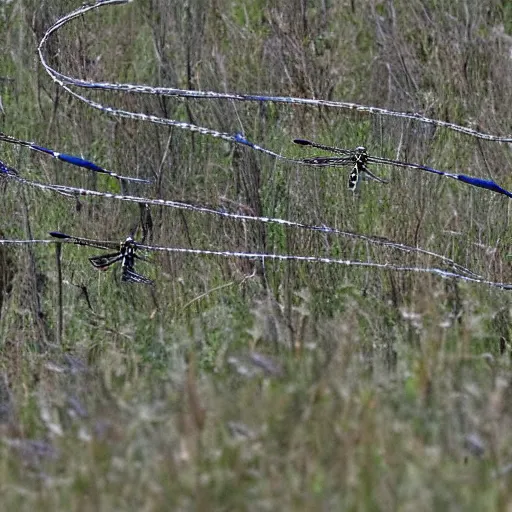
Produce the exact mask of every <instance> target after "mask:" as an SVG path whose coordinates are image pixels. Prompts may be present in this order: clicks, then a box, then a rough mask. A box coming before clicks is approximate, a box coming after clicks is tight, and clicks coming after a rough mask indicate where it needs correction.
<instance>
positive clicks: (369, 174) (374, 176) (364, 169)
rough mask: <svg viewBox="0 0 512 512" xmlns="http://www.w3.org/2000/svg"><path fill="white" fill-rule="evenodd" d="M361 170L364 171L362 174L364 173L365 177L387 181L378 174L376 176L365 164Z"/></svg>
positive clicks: (380, 181)
mask: <svg viewBox="0 0 512 512" xmlns="http://www.w3.org/2000/svg"><path fill="white" fill-rule="evenodd" d="M363 171H364V174H365V177H366V178H368V179H370V180H374V181H378V182H379V183H388V181H387V180H384V179H382V178H379V177H378V176H376V175H375V174H373V172H371V171H370V170H369V169H368V167H366V165H364V166H363Z"/></svg>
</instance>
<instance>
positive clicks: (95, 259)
mask: <svg viewBox="0 0 512 512" xmlns="http://www.w3.org/2000/svg"><path fill="white" fill-rule="evenodd" d="M49 234H50V236H52V237H54V238H58V239H61V240H68V241H70V242H71V243H74V244H76V245H85V246H88V247H96V248H98V249H104V250H109V249H113V248H114V247H115V244H113V243H112V242H101V241H98V240H91V239H89V238H82V237H78V236H72V235H67V234H65V233H61V232H60V231H51V232H50V233H49ZM137 246H138V244H137V243H136V242H135V240H134V239H133V237H132V236H131V235H130V236H128V237H127V238H126V240H125V241H124V242H122V243H121V244H120V246H118V247H119V248H118V250H117V251H116V252H111V253H107V254H101V255H99V256H92V257H91V258H89V261H90V262H91V264H92V266H93V267H94V268H96V269H98V270H107V269H108V268H110V267H111V266H112V265H113V264H114V263H117V262H118V261H120V262H121V280H122V281H124V282H125V283H138V284H148V285H152V284H153V281H152V280H151V279H149V278H147V277H145V276H143V275H141V274H138V273H137V272H135V260H136V259H139V260H142V261H147V260H146V258H143V257H142V256H139V255H138V254H137V253H136V249H137Z"/></svg>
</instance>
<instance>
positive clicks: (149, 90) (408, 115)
mask: <svg viewBox="0 0 512 512" xmlns="http://www.w3.org/2000/svg"><path fill="white" fill-rule="evenodd" d="M131 1H132V0H105V1H101V2H96V3H94V4H89V5H84V6H82V7H80V8H79V9H76V10H75V11H72V12H70V13H69V14H66V15H65V16H63V17H61V18H60V19H58V20H57V21H56V22H55V23H54V24H53V25H52V26H51V27H50V28H49V29H48V30H47V31H46V32H45V34H44V35H43V38H42V39H41V41H40V43H39V46H38V53H39V58H40V61H41V64H42V65H43V67H44V68H45V70H46V71H47V73H48V74H49V75H50V77H51V78H52V80H54V81H55V82H56V83H58V84H59V85H61V86H62V87H64V88H65V89H66V90H68V91H69V92H71V91H70V90H69V89H68V88H67V87H66V84H67V85H73V86H77V87H82V88H86V89H100V90H112V91H120V92H129V93H139V94H153V95H159V96H174V97H182V98H197V99H201V98H203V99H222V100H234V101H246V102H272V103H286V104H294V105H307V106H314V107H319V106H322V107H329V108H338V109H348V110H353V111H357V112H363V113H368V114H377V115H382V116H391V117H398V118H403V119H412V120H415V121H418V122H422V123H427V124H430V125H433V126H438V127H441V128H446V129H449V130H453V131H455V132H458V133H462V134H465V135H469V136H472V137H476V138H479V139H484V140H489V141H494V142H509V143H510V142H512V136H510V135H505V136H501V135H493V134H490V133H485V132H481V131H478V130H475V129H473V128H469V127H467V126H461V125H458V124H455V123H450V122H448V121H442V120H439V119H431V118H428V117H425V116H424V115H423V114H420V113H417V112H399V111H394V110H388V109H385V108H380V107H374V106H367V105H361V104H358V103H352V102H345V101H329V100H318V99H312V98H295V97H291V96H268V95H257V94H237V93H220V92H216V91H196V90H194V91H191V90H188V89H176V88H168V87H151V86H147V85H137V84H128V83H125V84H118V83H109V82H92V81H87V80H80V79H77V78H72V77H69V76H67V75H65V74H63V73H60V72H58V71H56V70H55V69H53V68H52V67H51V66H50V65H49V64H48V63H47V62H46V59H45V57H44V54H43V48H44V46H45V45H46V43H47V41H48V39H49V38H50V36H51V35H52V34H53V33H54V32H55V31H57V30H58V29H60V28H61V27H62V26H64V25H65V24H66V23H68V22H70V21H71V20H74V19H75V18H78V17H80V16H83V15H84V14H86V13H88V12H89V11H91V10H93V9H97V8H99V7H105V6H112V5H124V4H128V3H130V2H131ZM72 94H74V95H75V96H76V97H77V98H79V99H81V100H82V101H85V99H84V98H83V97H82V96H80V95H78V94H76V93H72ZM89 104H90V105H91V106H94V105H98V104H94V102H91V103H89ZM95 108H98V106H95ZM102 110H104V111H106V112H110V113H114V112H115V109H110V111H109V110H108V109H107V108H103V109H102ZM121 112H123V111H118V114H117V115H121ZM124 114H126V112H124ZM153 122H155V121H153ZM175 123H178V122H177V121H175ZM175 126H178V125H177V124H176V125H175ZM189 126H194V125H189ZM195 128H196V129H199V127H195ZM189 129H190V128H189ZM196 131H199V130H196Z"/></svg>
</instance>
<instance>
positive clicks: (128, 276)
mask: <svg viewBox="0 0 512 512" xmlns="http://www.w3.org/2000/svg"><path fill="white" fill-rule="evenodd" d="M121 280H122V281H124V282H125V283H138V284H153V281H152V280H151V279H148V278H147V277H144V276H141V275H140V274H137V272H135V271H134V270H133V269H131V268H129V267H128V266H125V267H124V268H123V276H122V278H121Z"/></svg>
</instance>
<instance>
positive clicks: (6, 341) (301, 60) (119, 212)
mask: <svg viewBox="0 0 512 512" xmlns="http://www.w3.org/2000/svg"><path fill="white" fill-rule="evenodd" d="M79 4H80V2H79V1H77V2H69V1H67V0H54V1H52V2H39V1H36V0H19V1H17V2H9V1H3V2H2V1H0V47H1V48H2V55H1V58H0V100H1V106H2V108H1V109H0V116H1V125H2V128H1V131H3V132H5V133H8V134H11V135H13V136H15V137H19V138H22V139H27V140H34V141H37V142H38V143H39V144H41V145H43V146H46V147H50V148H53V149H55V150H57V151H62V152H66V153H70V154H77V155H81V154H82V155H84V157H86V158H88V159H91V160H93V161H94V162H97V163H98V164H100V165H103V166H105V167H107V168H109V169H112V170H114V171H116V172H118V173H120V174H129V175H133V176H143V177H151V178H153V179H154V180H155V183H154V185H151V186H150V187H147V186H144V185H133V184H132V185H129V186H128V187H129V191H130V192H132V193H134V194H135V193H137V194H142V195H144V194H148V197H157V198H166V199H180V200H186V201H190V202H195V203H199V204H209V205H214V206H216V207H223V208H226V209H229V210H230V211H235V212H238V211H243V212H247V211H250V212H253V213H254V214H256V215H268V216H273V217H281V218H288V219H293V220H298V221H301V222H306V223H312V224H326V225H329V226H336V227H338V228H340V229H344V230H351V231H356V232H359V233H365V234H371V235H375V236H385V237H388V238H390V239H393V240H397V241H400V242H403V243H407V244H409V245H418V246H420V247H424V248H428V249H429V250H432V251H436V252H439V253H441V254H444V255H446V256H448V257H451V258H453V259H455V260H456V261H457V262H459V263H461V264H464V265H467V266H469V267H470V268H472V269H474V270H475V271H477V272H479V273H482V274H483V275H485V276H488V277H489V278H490V279H493V280H496V281H507V282H511V281H512V271H511V269H510V264H509V263H508V260H507V256H508V253H509V245H510V240H511V238H512V228H511V227H510V206H509V202H508V200H507V199H506V198H504V197H502V196H499V195H497V194H493V193H492V192H488V191H484V190H480V189H473V188H472V187H469V186H466V185H463V184H459V183H455V182H451V180H444V179H442V178H439V177H437V176H431V175H428V174H425V173H417V172H414V171H404V170H400V169H384V168H382V169H379V168H376V172H377V173H378V174H379V175H380V176H382V175H384V176H386V177H387V178H388V179H389V180H390V184H389V185H380V184H377V183H373V182H370V183H369V184H363V185H364V186H363V190H362V192H361V194H360V195H358V196H355V197H353V196H352V194H349V193H348V191H347V189H346V184H347V175H346V173H345V171H343V170H342V171H340V170H339V169H325V170H310V169H307V168H302V167H301V168H299V167H296V166H293V165H288V164H285V163H282V162H278V161H275V160H273V159H272V158H270V157H268V156H266V155H260V154H254V153H253V152H251V151H250V150H249V149H248V148H242V147H232V146H230V145H228V144H226V143H224V142H222V141H218V140H215V139H211V138H207V137H202V136H199V135H197V134H190V133H188V132H184V131H181V130H178V129H168V128H165V127H158V126H156V125H151V124H148V123H141V122H136V121H129V120H121V119H118V118H115V117H110V116H108V115H106V114H103V113H101V112H98V111H94V110H92V109H90V108H89V107H87V106H86V105H84V104H82V103H80V102H79V101H77V100H75V99H73V98H72V97H71V96H70V95H68V94H67V93H66V92H65V91H63V90H62V89H59V88H58V87H57V86H56V85H55V84H54V83H53V82H52V81H51V80H50V78H49V77H48V76H47V75H46V73H45V72H44V70H43V69H42V67H41V66H40V64H39V61H38V59H37V55H36V52H35V49H36V47H37V44H38V42H39V41H40V39H41V37H42V35H43V33H44V31H45V29H46V28H47V27H48V26H49V25H50V24H51V23H52V22H53V21H54V20H56V19H57V18H58V17H59V16H61V15H63V14H64V13H67V12H69V11H70V10H71V9H72V8H74V7H77V6H78V5H79ZM511 52H512V8H511V4H510V2H507V1H505V0H458V1H455V2H453V1H446V0H410V1H400V0H397V1H395V2H375V1H364V2H353V1H351V2H348V1H343V2H333V1H327V0H325V1H312V0H310V1H307V0H296V1H294V2H290V1H285V0H277V1H276V2H270V1H265V0H248V1H246V2H232V1H227V0H216V1H212V2H207V1H205V0H190V1H189V2H166V1H163V0H134V1H133V2H131V3H130V4H128V5H124V6H118V7H108V8H104V9H99V10H98V11H96V12H94V13H92V14H91V15H89V16H88V17H86V18H84V19H80V20H77V21H75V22H73V23H71V24H69V25H68V26H66V27H64V28H63V29H62V30H61V31H60V32H59V33H58V34H57V35H56V36H55V37H53V38H52V39H51V41H50V44H49V46H48V58H49V60H50V62H51V63H52V64H53V65H55V66H56V68H57V69H60V70H65V71H66V72H67V73H68V74H70V75H73V76H77V77H84V78H87V79H91V80H98V81H109V82H133V83H141V84H151V85H154V86H169V87H180V88H190V89H201V90H216V91H232V92H255V93H262V94H272V95H290V96H300V97H315V98H323V99H333V100H336V99H338V100H345V101H354V102H360V103H364V104H367V105H377V106H383V107H387V108H392V109H396V110H402V111H405V110H407V111H417V112H423V113H425V114H426V115H428V116H429V117H433V118H439V119H447V120H450V121H452V122H457V123H461V124H465V125H472V126H478V127H481V128H482V129H483V130H485V131H488V132H491V133H496V134H507V133H510V132H511V127H512V122H511V109H510V105H512V59H511V55H512V53H511ZM88 94H90V97H91V98H94V99H95V100H97V101H100V102H101V103H103V104H106V105H117V106H122V107H123V108H126V109H129V110H133V111H138V112H147V113H153V114H155V115H159V116H163V117H169V118H173V119H181V120H185V121H188V122H193V123H196V124H198V125H201V126H208V127H211V128H214V129H218V130H221V131H226V132H230V133H233V132H237V131H243V132H244V133H245V134H246V135H247V137H249V138H250V139H251V140H253V141H256V142H257V143H258V144H261V145H263V146H265V147H268V148H271V149H273V150H275V151H278V152H282V153H285V154H288V155H297V156H298V155H303V156H309V155H310V154H311V153H307V152H306V151H305V149H304V148H300V147H297V146H294V145H293V143H292V139H293V138H295V137H307V138H311V139H314V140H318V141H321V142H323V143H325V144H336V145H338V146H342V147H355V146H358V145H361V144H364V145H365V146H367V147H368V148H369V151H370V153H373V154H375V155H381V156H388V157H391V158H393V157H396V156H399V157H401V158H403V159H406V160H408V161H414V162H418V163H424V164H427V165H432V166H434V167H436V168H439V169H446V170H453V171H454V172H457V171H458V172H463V173H466V174H470V175H475V176H481V177H492V178H493V179H494V180H496V181H497V182H498V183H500V184H501V185H502V186H504V187H507V188H509V189H510V188H512V178H511V177H510V176H511V175H510V169H511V168H512V158H511V153H510V147H509V146H510V145H499V144H496V143H490V142H485V141H477V140H475V139H473V138H471V137H467V136H462V135H459V134H454V133H452V132H448V131H446V130H442V129H434V128H432V127H431V126H427V125H422V124H419V123H416V122H411V121H404V120H397V119H391V118H383V117H376V116H368V115H366V114H358V113H354V112H348V111H343V110H327V109H311V108H305V107H299V106H290V105H274V104H261V105H258V104H235V103H232V102H225V101H220V100H212V101H205V100H190V101H184V100H176V99H171V98H156V97H153V96H147V95H130V94H114V93H104V92H98V91H96V92H91V93H88ZM0 158H1V160H2V161H4V162H5V163H6V164H7V165H10V166H12V167H14V168H16V169H17V170H18V171H19V172H20V174H21V175H23V176H25V177H27V178H28V179H34V180H38V181H44V182H49V183H62V184H71V185H75V186H86V187H88V188H97V189H98V190H108V191H118V190H119V184H118V183H117V182H116V181H115V180H114V179H111V178H109V177H104V176H99V177H98V176H93V175H91V174H88V173H87V172H77V171H76V170H75V169H73V168H70V166H66V165H65V164H62V163H61V162H55V161H54V160H52V159H47V158H44V157H43V156H39V155H35V154H34V153H33V152H30V151H27V150H26V149H23V148H18V147H14V146H9V145H7V144H2V146H1V157H0ZM1 187H2V189H1V190H2V192H1V193H2V215H1V217H0V231H1V236H0V238H47V233H48V231H52V230H60V231H64V232H66V233H71V234H74V235H78V236H85V237H88V238H97V239H103V240H104V239H108V240H123V239H124V238H125V237H126V236H127V234H128V233H129V232H130V230H132V229H133V228H134V226H136V225H137V224H138V222H139V220H140V215H141V212H140V210H139V208H138V207H137V205H133V204H121V203H119V202H116V201H110V200H105V199H88V198H83V199H78V200H76V201H75V200H70V199H68V198H64V197H61V196H57V195H53V194H52V193H45V192H43V191H40V190H36V189H30V188H26V187H22V186H21V185H18V184H15V183H10V182H9V183H6V184H3V183H2V185H1ZM151 216H152V223H153V228H152V233H151V237H152V238H151V241H152V242H153V243H155V244H157V245H167V246H176V247H188V248H191V247H193V248H203V249H222V250H243V251H258V252H268V253H282V254H304V255H319V256H320V255H327V256H333V257H334V256H339V257H343V258H350V259H361V260H366V259H367V260H369V261H375V262H381V263H384V262H391V261H392V262H403V263H404V264H407V265H417V266H428V265H432V264H434V263H435V262H433V261H429V259H428V258H427V257H425V256H421V257H420V256H418V255H410V254H409V255H407V254H403V253H399V252H396V251H392V250H389V249H385V248H381V247H372V246H369V245H367V244H365V243H363V242H361V241H358V240H347V239H344V238H339V237H334V236H325V235H321V234H315V233H311V232H306V231H301V230H298V229H283V228H277V227H275V226H266V227H263V226H261V225H259V224H258V223H250V222H246V223H243V222H235V221H229V220H219V218H213V217H211V216H207V215H200V214H193V213H184V212H179V211H174V210H172V209H159V208H156V207H153V208H152V209H151ZM62 251H63V254H62V275H63V293H64V304H63V333H62V338H61V339H60V340H59V339H58V337H57V335H56V333H57V332H58V325H57V324H58V311H59V308H58V283H59V279H58V275H57V270H56V256H55V251H54V248H53V247H51V246H33V247H24V248H22V249H20V248H18V249H14V248H12V247H8V248H5V247H4V248H0V307H1V309H0V343H1V350H0V439H1V442H0V490H1V496H2V498H1V499H2V506H3V509H4V510H20V511H22V510H33V509H37V510H43V511H44V510H48V511H56V510H413V509H414V510H418V511H419V510H493V509H500V510H504V509H508V508H509V507H510V505H511V503H512V491H511V489H512V487H511V486H510V485H509V483H510V478H511V472H510V471H509V469H510V466H508V464H510V463H512V448H511V447H512V428H511V427H512V408H511V403H512V402H511V399H512V373H511V348H512V347H511V322H510V312H511V305H512V300H511V296H510V293H508V292H505V291H497V290H495V289H491V288H488V287H485V286H478V285H473V284H465V283H461V282H452V281H450V280H442V279H440V278H438V277H436V276H432V275H420V274H414V275H412V274H407V275H405V274H399V273H396V272H392V271H375V270H373V269H363V268H359V269H358V268H341V267H338V266H322V265H320V264H317V265H315V264H306V263H293V262H289V263H286V264H284V263H275V264H272V263H266V264H265V266H264V267H262V266H261V264H259V263H257V262H247V261H245V262H244V261H239V260H237V259H234V258H230V259H229V258H228V259H226V258H216V257H201V256H189V255H173V256H168V255H156V256H154V257H153V256H152V257H151V259H152V261H153V263H149V264H146V263H140V264H139V267H138V268H139V269H140V271H141V272H143V273H144V274H145V275H150V276H151V277H152V278H153V279H155V280H156V285H155V286H154V287H143V286H136V285H128V284H122V283H121V282H120V275H119V271H118V270H117V271H116V270H114V271H109V272H108V273H98V272H96V271H95V270H94V269H93V268H92V267H91V266H90V265H89V264H88V262H87V257H88V256H92V255H95V254H98V252H97V251H94V250H91V249H88V248H84V247H74V246H64V247H63V249H62ZM100 252H101V251H100Z"/></svg>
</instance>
